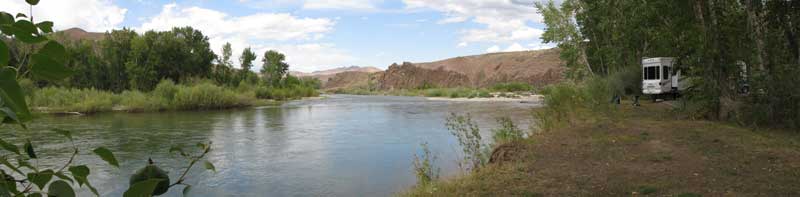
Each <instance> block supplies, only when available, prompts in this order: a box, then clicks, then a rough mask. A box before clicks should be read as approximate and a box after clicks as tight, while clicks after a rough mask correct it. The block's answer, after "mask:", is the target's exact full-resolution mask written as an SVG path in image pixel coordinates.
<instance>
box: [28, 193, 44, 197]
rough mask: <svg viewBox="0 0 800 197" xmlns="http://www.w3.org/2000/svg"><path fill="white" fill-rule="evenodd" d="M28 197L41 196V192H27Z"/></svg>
mask: <svg viewBox="0 0 800 197" xmlns="http://www.w3.org/2000/svg"><path fill="white" fill-rule="evenodd" d="M28 197H42V194H40V193H32V194H28Z"/></svg>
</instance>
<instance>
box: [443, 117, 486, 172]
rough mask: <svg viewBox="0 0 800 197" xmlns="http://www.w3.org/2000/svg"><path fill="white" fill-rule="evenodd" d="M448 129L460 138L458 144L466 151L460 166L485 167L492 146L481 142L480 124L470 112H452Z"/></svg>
mask: <svg viewBox="0 0 800 197" xmlns="http://www.w3.org/2000/svg"><path fill="white" fill-rule="evenodd" d="M445 125H446V126H447V130H449V131H450V134H452V135H453V136H455V137H456V138H457V139H458V144H459V145H460V146H461V150H462V152H463V153H464V158H463V160H462V161H461V162H459V164H458V166H459V168H461V169H463V170H466V171H472V170H477V169H479V168H481V167H483V166H484V165H485V164H486V163H487V162H488V161H489V156H490V151H491V150H490V148H489V147H488V146H486V145H484V144H483V143H482V142H481V133H480V128H478V124H477V123H475V122H474V121H472V118H471V117H470V115H469V114H467V115H457V114H455V113H452V114H450V117H448V118H447V123H446V124H445Z"/></svg>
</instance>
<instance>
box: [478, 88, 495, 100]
mask: <svg viewBox="0 0 800 197" xmlns="http://www.w3.org/2000/svg"><path fill="white" fill-rule="evenodd" d="M476 96H477V97H479V98H489V97H492V94H491V93H489V91H487V90H483V89H481V90H478V93H477V95H476Z"/></svg>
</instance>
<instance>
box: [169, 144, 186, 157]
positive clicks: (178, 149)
mask: <svg viewBox="0 0 800 197" xmlns="http://www.w3.org/2000/svg"><path fill="white" fill-rule="evenodd" d="M169 152H170V153H173V152H178V154H180V155H181V156H184V157H186V156H189V154H186V152H184V151H183V147H182V146H181V145H175V146H172V147H170V148H169Z"/></svg>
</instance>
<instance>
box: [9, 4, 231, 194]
mask: <svg viewBox="0 0 800 197" xmlns="http://www.w3.org/2000/svg"><path fill="white" fill-rule="evenodd" d="M26 2H27V3H28V4H29V5H30V6H35V5H37V4H39V1H38V0H26ZM32 18H33V16H31V17H30V19H29V18H28V16H26V15H25V14H22V13H19V14H17V15H16V16H12V15H11V14H10V13H6V12H0V38H2V39H0V120H2V121H0V127H9V126H15V125H16V126H19V127H21V128H22V129H23V130H26V129H27V126H26V124H27V123H26V122H28V121H30V120H31V119H32V117H33V116H32V115H31V113H30V109H29V107H28V104H27V103H28V102H27V101H26V94H27V95H28V96H31V95H36V94H44V96H48V97H70V96H72V97H71V98H70V99H76V98H78V99H80V98H83V99H86V98H89V97H86V96H91V98H95V97H99V98H109V97H113V96H109V93H104V92H102V91H97V90H94V89H90V90H60V89H57V88H53V87H45V88H44V89H43V90H41V92H38V91H32V90H34V89H35V88H32V87H36V85H33V82H31V81H25V80H26V79H25V78H26V77H35V78H36V79H37V82H41V83H48V84H53V85H55V84H59V82H63V81H64V80H65V78H68V77H70V76H72V74H73V73H72V70H71V69H70V68H68V67H66V66H65V65H66V64H67V63H66V62H68V61H72V59H69V58H68V57H67V56H68V52H67V50H66V49H65V47H64V46H63V45H61V44H60V43H58V42H56V41H53V40H51V39H50V38H49V37H48V34H51V33H52V32H53V29H52V27H53V22H50V21H43V22H40V23H36V24H34V23H33V20H32ZM7 41H9V42H10V43H13V44H14V45H16V46H15V47H17V48H13V49H25V50H28V53H29V54H27V55H24V56H18V55H19V54H18V53H16V54H15V53H14V52H12V51H11V50H9V49H10V47H9V45H8V44H7V43H6V42H7ZM12 56H14V57H12ZM20 57H22V58H20ZM21 84H22V86H23V87H26V88H25V89H24V90H23V88H22V87H21ZM159 86H160V89H159V90H156V91H154V93H152V94H167V93H170V92H171V93H174V95H173V96H172V99H174V100H173V101H174V102H177V103H178V105H180V104H181V103H197V102H194V101H191V100H192V99H196V98H207V97H203V96H200V95H203V94H206V93H202V92H199V91H205V90H207V89H213V88H215V87H216V86H213V85H198V86H195V87H187V90H181V87H179V86H176V85H175V84H173V83H172V82H170V81H165V82H162V83H161V84H159ZM216 88H219V87H216ZM182 91H183V92H184V93H181V92H182ZM59 92H61V93H63V92H68V93H64V94H63V95H59ZM84 92H87V93H88V95H83V96H84V97H80V96H78V97H75V95H80V94H82V93H84ZM216 92H219V91H216ZM48 94H51V95H48ZM129 94H135V93H129ZM181 95H185V96H181ZM165 97H168V96H162V97H161V98H162V99H163V98H165ZM34 98H35V97H34ZM222 98H224V97H222ZM125 99H131V98H125ZM32 100H36V99H32ZM184 100H189V101H184ZM74 101H76V100H64V101H63V103H60V104H65V105H69V106H79V107H81V108H84V109H95V108H96V107H95V106H103V105H107V104H108V103H109V102H108V100H101V101H91V102H88V103H82V104H77V105H75V103H72V102H74ZM42 102H47V101H42ZM208 102H209V101H202V102H200V103H201V104H200V106H204V105H205V104H207V103H208ZM210 102H211V103H217V102H227V101H219V100H212V101H210ZM111 103H113V102H111ZM51 130H52V133H49V135H59V136H63V137H64V138H65V139H66V140H68V141H69V143H71V144H72V149H70V150H67V151H65V153H67V154H69V156H68V158H67V157H65V158H64V162H63V165H60V166H40V165H39V161H38V160H39V159H40V157H39V156H38V154H37V151H36V149H37V148H36V147H35V146H34V143H33V142H32V140H31V139H27V140H25V141H11V142H9V141H6V140H3V139H0V148H2V150H0V151H2V154H0V155H1V156H0V165H2V166H4V169H8V170H10V171H8V172H6V171H5V170H4V169H0V196H63V197H73V196H76V189H78V188H86V189H88V190H89V191H90V192H92V193H93V194H94V195H96V196H99V195H100V194H99V193H98V191H97V189H96V188H95V187H94V186H92V184H91V183H90V181H89V178H88V177H89V175H90V173H91V170H90V169H91V168H90V167H89V166H87V165H79V164H76V163H75V162H76V157H77V156H78V155H79V153H80V152H81V150H79V149H78V147H77V146H76V145H75V144H76V143H75V141H74V139H73V137H72V132H71V131H68V130H63V129H59V128H52V129H51ZM17 144H22V148H20V147H19V146H18V145H17ZM196 147H197V149H198V150H197V152H199V153H194V151H191V150H190V149H189V150H190V151H184V150H185V149H186V148H184V147H182V146H181V145H176V146H173V147H172V148H170V150H169V152H171V153H177V155H179V156H181V157H182V158H183V159H185V160H186V161H187V162H188V165H187V166H186V167H185V168H182V169H176V171H179V172H180V175H179V176H178V178H177V179H173V180H174V181H175V182H171V183H170V178H169V177H170V176H169V173H167V172H165V171H163V170H161V169H160V168H159V167H158V166H157V165H156V163H154V162H153V161H152V160H150V159H148V161H147V163H146V165H145V167H144V168H142V169H141V170H138V171H137V172H136V173H134V175H133V176H132V177H131V179H130V185H129V187H128V189H127V190H126V191H125V193H124V194H123V196H125V197H129V196H130V197H138V196H153V195H160V194H163V193H165V192H166V191H168V190H170V189H171V188H175V187H176V186H179V187H183V194H184V195H187V194H188V193H189V192H190V189H191V185H189V184H187V183H185V181H186V175H187V174H188V172H189V171H190V170H191V169H192V168H193V167H194V166H195V164H198V163H203V166H204V167H205V168H206V169H208V170H213V171H215V170H216V169H215V167H214V165H213V164H212V163H211V162H210V161H208V160H206V155H207V154H208V153H209V152H210V151H211V150H212V148H211V142H208V143H198V144H197V146H196ZM92 152H93V153H94V154H95V155H97V156H99V157H100V159H102V160H103V161H105V162H107V163H108V164H109V165H111V166H115V167H119V162H118V161H117V159H116V157H115V156H114V154H113V152H112V151H111V150H109V149H108V148H105V147H98V148H95V149H94V150H93V151H92ZM143 164H144V162H143Z"/></svg>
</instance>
